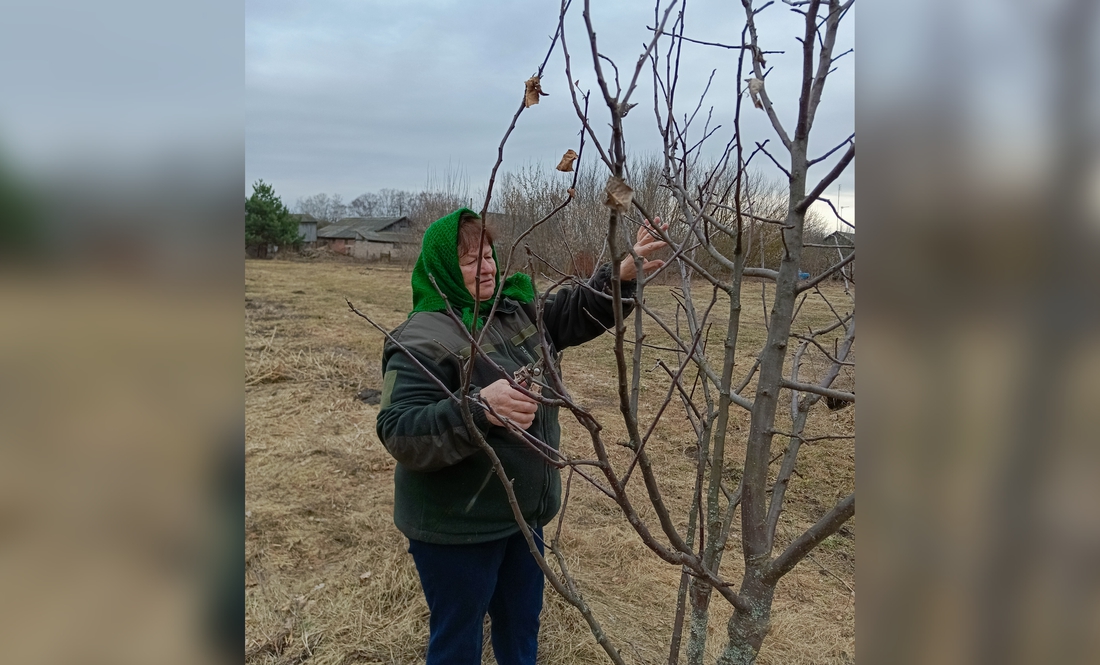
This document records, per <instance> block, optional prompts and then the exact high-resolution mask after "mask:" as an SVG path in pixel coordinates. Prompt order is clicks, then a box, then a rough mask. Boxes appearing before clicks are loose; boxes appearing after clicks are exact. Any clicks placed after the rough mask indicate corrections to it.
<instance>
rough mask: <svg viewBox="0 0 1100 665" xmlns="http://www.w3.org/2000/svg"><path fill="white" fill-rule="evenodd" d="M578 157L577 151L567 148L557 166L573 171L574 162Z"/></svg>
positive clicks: (563, 169)
mask: <svg viewBox="0 0 1100 665" xmlns="http://www.w3.org/2000/svg"><path fill="white" fill-rule="evenodd" d="M576 159H577V153H576V152H574V151H573V150H566V151H565V154H564V155H562V156H561V161H560V162H558V165H557V166H555V167H554V168H556V169H557V170H559V171H572V170H573V162H574V161H576Z"/></svg>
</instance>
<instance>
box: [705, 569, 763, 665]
mask: <svg viewBox="0 0 1100 665" xmlns="http://www.w3.org/2000/svg"><path fill="white" fill-rule="evenodd" d="M740 594H741V597H742V598H744V599H745V600H746V601H748V603H749V606H750V607H751V610H750V611H748V612H742V611H740V610H734V612H733V616H732V617H730V620H729V623H728V624H727V625H726V632H727V634H728V635H729V642H728V643H727V644H726V648H725V649H724V650H723V651H722V655H721V656H720V657H719V658H718V665H752V664H753V663H755V662H756V656H757V654H759V653H760V645H761V644H763V642H764V638H765V637H767V635H768V629H769V628H770V623H771V613H772V598H773V597H774V596H775V587H774V586H772V585H769V584H766V583H765V582H763V581H762V578H761V571H760V570H757V569H753V570H749V571H746V572H745V579H744V580H742V582H741V590H740Z"/></svg>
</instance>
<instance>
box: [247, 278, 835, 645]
mask: <svg viewBox="0 0 1100 665" xmlns="http://www.w3.org/2000/svg"><path fill="white" fill-rule="evenodd" d="M762 288H768V290H769V293H768V302H769V305H770V297H771V294H770V286H766V287H765V286H764V285H762V284H760V283H752V284H747V285H746V286H745V290H744V294H743V300H744V304H745V307H744V312H743V315H742V324H741V342H740V344H739V358H740V361H739V363H738V368H737V369H736V370H735V376H736V375H739V374H741V373H743V372H744V371H745V370H746V369H747V368H748V367H749V366H750V364H751V358H752V354H753V353H754V351H755V349H756V348H757V347H758V346H759V344H760V342H761V341H762V340H763V339H764V335H765V334H766V330H765V328H764V323H763V321H764V319H763V317H762V313H761V289H762ZM699 290H700V291H703V289H702V288H700V289H699ZM825 291H826V293H827V294H829V297H830V299H832V300H833V302H834V303H842V302H846V297H845V296H844V294H843V293H842V291H841V289H840V287H838V286H835V285H828V286H827V287H826V289H825ZM646 294H647V295H646V298H647V302H648V303H649V304H650V305H651V306H653V307H654V308H655V309H657V310H658V311H663V312H671V311H672V308H673V299H672V296H671V294H670V289H669V287H667V286H651V287H649V288H648V289H647V291H646ZM345 296H346V297H348V298H350V299H351V301H352V302H353V303H355V304H356V306H357V307H358V308H359V309H360V310H361V311H363V312H364V313H366V314H367V315H368V316H370V317H371V318H372V319H374V320H376V321H377V322H379V323H380V324H381V325H383V326H385V327H387V328H393V327H396V326H397V325H398V324H399V323H400V322H401V321H403V320H404V319H405V317H406V313H407V311H408V310H409V308H410V307H411V288H410V286H409V274H408V273H407V272H405V271H403V270H400V269H397V268H390V267H387V266H377V265H372V264H363V263H355V262H351V261H342V260H325V261H314V262H310V261H247V262H246V268H245V303H244V305H245V321H246V327H245V330H246V338H245V349H246V353H245V357H246V364H245V386H246V387H245V405H246V437H247V443H246V456H247V495H246V496H247V498H246V510H247V512H246V549H245V556H246V562H245V565H246V587H245V602H246V629H245V650H246V655H247V656H248V662H249V663H255V664H264V665H272V664H275V663H300V662H308V663H310V664H311V665H312V664H314V663H315V664H316V665H350V664H352V663H417V662H423V659H424V653H425V647H426V644H427V631H428V621H427V620H428V610H427V606H426V604H425V602H424V599H423V596H422V594H421V592H420V587H419V583H418V580H417V577H416V570H415V568H414V566H413V563H412V558H411V557H410V556H409V555H408V554H407V553H406V546H407V541H406V540H405V538H404V536H402V535H401V533H400V532H399V531H397V529H396V528H395V527H394V526H393V522H392V517H391V513H392V509H393V479H392V476H393V468H394V462H393V460H392V458H391V457H390V456H389V455H388V454H387V452H386V450H385V449H384V448H383V446H382V444H381V443H380V442H379V441H378V438H377V436H376V435H375V431H374V419H375V415H376V414H377V412H378V407H377V406H372V405H368V404H365V403H364V402H362V401H360V400H358V399H356V395H357V393H358V392H359V391H360V390H361V389H363V388H381V378H382V377H381V363H380V359H381V351H382V344H383V338H382V335H381V334H380V333H378V332H377V331H375V330H374V329H372V328H371V327H370V326H369V325H368V324H367V322H365V321H363V320H362V319H360V318H358V317H356V316H355V315H354V314H352V313H351V312H349V311H348V308H347V306H346V304H345V303H344V297H345ZM697 296H698V299H699V304H700V305H701V306H702V307H705V305H706V303H707V301H709V296H710V292H709V289H707V290H706V291H705V293H700V294H697ZM834 296H835V298H834ZM838 307H839V305H838ZM725 316H726V309H725V308H724V307H723V304H722V303H721V301H719V303H718V305H717V306H716V307H715V315H714V320H715V321H716V322H718V323H716V325H715V326H714V330H713V331H712V332H711V336H710V345H709V347H708V348H709V350H710V352H712V353H715V354H718V353H720V350H721V334H722V333H721V330H722V329H723V328H724V324H723V323H722V321H723V320H724V319H725ZM830 320H834V319H833V314H832V312H830V311H829V309H828V307H827V306H826V305H825V303H824V302H823V301H822V300H821V299H820V298H819V297H817V296H816V295H814V296H811V297H810V298H809V299H808V300H807V301H806V303H805V304H804V305H803V307H802V310H801V314H800V319H799V323H798V324H797V325H798V327H799V328H800V329H802V330H805V326H807V325H814V326H822V325H823V324H825V323H828V322H829V321H830ZM647 331H650V334H651V335H652V337H650V338H649V339H648V340H647V341H650V342H652V343H654V344H657V345H660V344H661V343H662V342H661V340H660V339H659V338H660V336H661V335H660V331H659V330H658V329H657V328H656V326H655V325H653V324H652V323H651V324H650V325H649V326H647ZM740 349H743V350H740ZM792 350H793V349H792ZM658 357H662V356H661V352H660V351H655V350H652V349H646V352H645V354H644V359H643V372H642V376H643V389H642V392H641V400H642V404H643V408H642V411H643V413H646V412H650V413H652V412H653V411H655V410H656V407H657V406H658V405H659V404H660V402H661V401H662V400H663V398H664V390H665V388H666V384H663V383H660V382H659V379H660V377H659V376H658V373H659V370H658V371H657V372H653V373H650V372H647V371H645V370H648V369H649V368H651V367H653V366H654V363H655V361H656V359H657V358H658ZM664 358H665V361H666V362H668V363H670V364H673V365H674V366H675V359H674V357H673V356H672V354H669V353H665V354H664ZM820 371H824V362H823V361H822V359H821V357H820V356H818V358H817V359H816V360H814V361H813V362H808V363H806V364H805V365H804V369H803V375H802V376H803V380H812V379H813V378H814V375H815V372H820ZM564 376H565V380H566V383H567V384H568V385H569V387H570V389H571V390H572V392H573V395H574V397H575V398H576V399H577V400H578V401H580V402H581V403H582V404H584V405H585V406H587V407H590V408H591V410H592V411H593V412H594V413H595V414H596V416H597V417H598V418H599V420H600V421H601V422H602V423H603V424H604V426H605V429H604V435H605V440H606V441H609V442H615V441H622V440H624V439H625V434H624V433H625V428H624V427H623V426H622V423H621V419H620V418H619V417H618V415H619V414H618V409H617V406H616V405H617V396H616V393H615V388H614V386H615V377H614V355H613V352H612V340H611V337H610V336H605V337H603V338H600V339H597V340H595V341H593V342H591V343H589V344H587V345H585V346H583V347H579V348H574V349H570V350H568V351H567V352H566V354H565V360H564ZM837 385H838V386H839V387H843V388H845V389H853V388H854V377H853V376H852V375H850V374H849V375H842V376H841V378H840V380H838V383H837ZM750 391H751V387H750ZM746 394H751V392H748V391H747V392H746ZM782 397H783V401H781V405H782V404H787V403H789V399H788V398H789V395H787V394H784V395H783V396H782ZM676 405H677V404H676V403H674V405H673V406H676ZM785 411H786V409H785V407H784V408H781V409H780V423H779V425H778V427H777V429H783V427H782V423H783V420H784V419H787V420H788V422H789V416H787V415H786V413H785ZM731 419H732V421H733V425H732V427H731V434H732V436H731V440H730V442H729V443H727V446H732V448H733V451H732V453H729V454H728V456H727V460H728V464H729V470H728V473H729V474H730V477H731V478H732V479H733V480H734V482H736V478H737V473H738V471H737V467H738V466H739V461H738V460H739V459H740V458H741V457H742V456H743V451H744V448H743V446H744V436H745V435H746V433H747V429H748V418H747V414H746V413H745V412H743V411H740V410H736V411H735V413H734V415H733V416H731ZM562 427H563V432H562V448H563V449H564V450H565V451H566V452H567V453H568V454H571V455H573V456H581V455H584V454H585V450H589V454H590V450H591V443H590V442H589V440H588V438H587V433H586V432H585V431H584V430H583V429H582V428H581V427H580V426H579V425H577V424H576V423H575V422H574V421H573V419H572V417H571V416H570V415H569V414H568V413H567V412H565V411H564V410H563V412H562ZM854 430H855V408H854V407H851V408H847V409H843V410H840V411H835V412H834V411H829V410H828V409H827V408H826V406H825V405H824V403H819V404H817V405H815V406H814V408H813V410H812V412H811V416H810V421H809V425H808V427H807V433H808V436H817V435H820V434H842V435H845V434H846V435H851V434H854ZM690 432H691V430H690V426H688V425H687V424H686V422H685V421H684V420H683V416H682V410H681V412H680V413H678V412H677V411H676V410H675V409H671V408H670V409H669V412H668V414H667V415H666V416H665V418H663V419H662V421H661V423H660V424H659V425H658V427H657V430H656V432H655V434H654V437H653V439H651V441H650V442H649V444H647V451H648V452H649V454H650V455H651V457H652V459H653V464H654V466H655V468H656V469H657V470H658V473H659V475H660V477H661V478H662V483H663V490H664V492H665V495H666V500H667V501H668V503H669V504H670V506H671V508H672V510H673V511H674V514H676V515H677V516H678V517H679V519H680V521H681V524H686V520H687V506H688V501H689V495H690V491H691V483H692V481H693V478H694V468H695V462H694V456H693V455H694V453H693V448H692V447H693V445H694V441H693V436H692V435H691V434H690ZM811 432H812V434H810V433H811ZM774 445H775V446H776V451H777V452H778V451H780V450H781V449H782V448H781V446H783V445H785V442H784V441H781V440H780V438H779V437H776V441H775V444H774ZM613 448H614V450H613V451H612V452H613V453H614V454H615V455H616V456H617V457H616V458H615V459H616V460H617V461H618V462H621V463H625V461H626V460H627V459H628V457H627V453H628V452H629V451H627V450H626V449H624V448H622V447H617V446H615V447H613ZM773 466H775V467H777V466H778V463H777V464H775V465H773ZM773 472H774V471H773ZM632 485H634V492H635V494H637V497H636V502H635V503H636V505H639V506H641V505H643V504H644V502H645V501H644V488H643V486H642V484H641V483H640V482H637V483H632ZM854 486H855V450H854V442H853V441H852V440H850V439H848V440H845V439H842V440H829V441H821V442H817V443H814V444H811V445H807V446H804V447H803V452H802V453H801V456H800V461H799V464H798V469H797V475H796V476H795V477H794V478H793V479H792V482H791V487H790V490H789V491H788V494H787V501H786V504H785V512H784V513H783V515H782V517H781V519H780V525H779V528H778V530H777V540H778V541H779V542H777V551H779V550H781V548H782V547H783V546H785V544H786V542H788V541H789V540H791V539H792V538H794V537H795V536H796V535H797V534H798V533H800V532H801V530H803V529H804V528H806V527H807V526H809V525H810V524H812V523H813V522H814V521H815V520H816V519H817V518H818V517H819V516H820V515H821V514H823V513H824V512H825V511H826V510H828V508H829V507H830V506H831V505H832V504H833V503H834V502H835V501H836V500H837V499H838V498H840V497H842V496H844V495H846V494H847V493H848V492H850V491H852V490H853V489H854ZM737 523H738V522H737V520H736V519H735V520H734V524H735V525H736V524H737ZM655 531H657V532H659V531H660V529H659V528H656V529H655ZM736 531H737V529H736V527H735V533H734V535H733V536H732V537H731V539H730V543H729V546H728V551H727V552H726V555H725V558H724V562H723V572H724V574H725V575H726V577H727V579H733V580H735V581H739V579H740V578H739V574H738V569H739V566H740V541H739V539H738V538H737V533H736ZM561 542H562V544H563V546H564V548H565V551H566V556H567V558H568V560H569V562H570V565H571V568H572V571H573V572H574V573H575V575H576V577H577V579H578V584H579V586H580V589H581V591H582V593H583V594H584V597H585V599H586V600H587V602H588V603H589V604H590V605H591V606H592V608H593V610H594V612H595V614H596V616H597V617H598V618H599V620H600V621H601V623H602V624H603V626H604V628H605V630H606V631H607V632H608V634H609V635H610V637H611V638H612V640H613V641H614V643H615V644H616V645H618V646H619V648H620V649H621V650H622V652H623V655H624V658H625V659H626V661H627V662H636V663H647V664H652V665H656V664H658V663H664V662H667V659H668V646H667V645H668V641H669V635H670V633H671V630H672V622H673V618H674V612H675V603H676V589H677V586H678V584H679V577H680V571H679V570H678V569H675V568H674V567H672V566H670V565H668V564H666V563H664V562H663V561H661V560H659V559H658V558H657V557H656V556H655V555H653V554H652V553H651V552H650V551H649V550H648V549H646V548H645V547H644V546H643V545H642V543H641V541H640V539H639V538H638V537H637V536H636V535H635V533H634V532H633V530H632V529H631V528H630V527H629V525H628V524H627V523H626V522H625V520H623V519H622V518H621V515H620V514H619V513H618V508H617V506H615V505H614V503H612V502H611V501H610V499H608V498H606V497H605V496H603V495H602V494H600V493H599V492H597V491H596V490H594V489H592V488H590V487H586V486H585V485H584V484H583V482H576V481H575V482H574V483H573V491H572V495H571V498H570V502H569V505H568V509H567V514H566V519H565V523H564V526H563V529H562V538H561ZM854 589H855V520H854V519H853V520H852V521H850V522H849V523H848V524H847V525H845V527H844V528H843V529H842V531H841V533H838V534H836V535H834V536H832V537H830V538H829V539H828V540H826V542H825V543H823V544H822V546H821V547H820V548H819V549H818V550H817V551H815V552H814V553H813V554H812V559H806V560H805V561H803V562H802V563H801V564H800V565H799V566H797V567H796V568H795V569H794V570H793V571H792V572H791V573H790V574H789V575H787V576H786V577H785V578H784V579H783V580H782V581H781V582H780V584H779V587H778V590H777V592H776V597H775V603H774V606H773V614H772V631H771V633H770V635H769V636H768V638H767V640H766V641H765V643H764V648H763V650H762V652H761V654H760V658H759V661H758V662H760V663H763V664H768V665H778V664H780V663H783V664H790V665H797V664H802V663H850V662H854V653H855V592H854ZM711 607H712V610H711V636H710V638H709V640H708V643H707V648H708V652H709V654H710V657H709V658H708V660H710V661H713V658H714V657H715V656H716V655H717V653H718V652H719V650H720V649H721V647H722V646H723V645H724V644H725V619H726V618H727V617H728V616H729V607H728V605H727V604H726V602H725V601H724V600H723V599H722V598H721V597H720V596H718V595H717V594H715V595H714V600H713V601H712V605H711ZM491 653H492V651H491V649H488V648H487V649H486V651H485V654H486V655H485V661H486V662H489V663H491V662H494V661H493V659H492V655H491ZM539 660H540V662H542V663H548V664H559V663H560V664H563V665H564V664H567V663H603V662H607V659H606V655H605V654H603V652H602V650H601V649H600V648H599V647H598V645H597V644H596V642H595V640H594V639H593V638H592V636H591V634H590V633H589V631H588V629H587V627H586V625H585V624H584V622H583V620H582V619H581V617H580V615H579V614H578V613H577V612H576V610H575V609H573V608H572V607H571V606H569V605H567V604H566V603H565V602H564V601H563V600H561V599H560V598H559V597H557V595H556V594H555V593H554V591H553V589H550V588H548V589H547V592H546V606H545V610H544V612H543V625H542V633H541V640H540V659H539Z"/></svg>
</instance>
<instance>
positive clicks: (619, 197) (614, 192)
mask: <svg viewBox="0 0 1100 665" xmlns="http://www.w3.org/2000/svg"><path fill="white" fill-rule="evenodd" d="M604 193H605V194H607V198H606V199H605V200H604V202H603V204H604V205H605V206H607V207H609V208H611V209H612V210H617V211H619V212H626V210H627V208H629V207H630V202H631V200H633V198H634V190H633V189H631V188H630V185H628V184H626V183H625V182H623V179H622V178H620V177H618V176H614V175H613V176H610V177H608V179H607V186H606V187H604Z"/></svg>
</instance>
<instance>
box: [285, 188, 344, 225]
mask: <svg viewBox="0 0 1100 665" xmlns="http://www.w3.org/2000/svg"><path fill="white" fill-rule="evenodd" d="M294 209H295V212H300V213H307V214H310V215H313V216H314V217H316V218H317V219H318V220H320V221H323V222H326V223H328V224H332V223H334V222H336V221H337V220H339V219H340V218H341V217H345V216H347V213H348V207H347V206H346V205H344V198H343V197H342V196H340V195H339V194H333V195H332V196H329V195H328V194H324V193H321V194H314V195H313V196H307V197H304V198H303V197H299V198H298V201H297V202H296V203H295V204H294Z"/></svg>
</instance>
